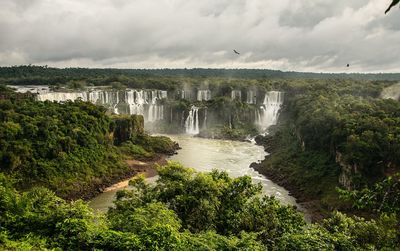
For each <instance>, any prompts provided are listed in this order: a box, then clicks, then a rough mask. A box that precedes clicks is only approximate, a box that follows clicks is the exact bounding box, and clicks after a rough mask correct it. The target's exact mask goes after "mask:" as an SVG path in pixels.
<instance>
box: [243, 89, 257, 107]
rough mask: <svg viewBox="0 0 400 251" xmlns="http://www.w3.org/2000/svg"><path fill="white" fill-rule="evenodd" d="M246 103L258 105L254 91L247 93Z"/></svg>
mask: <svg viewBox="0 0 400 251" xmlns="http://www.w3.org/2000/svg"><path fill="white" fill-rule="evenodd" d="M246 103H247V104H256V103H257V97H256V93H255V92H254V91H251V90H248V91H247V95H246Z"/></svg>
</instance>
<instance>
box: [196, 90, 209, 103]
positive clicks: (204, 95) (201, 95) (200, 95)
mask: <svg viewBox="0 0 400 251" xmlns="http://www.w3.org/2000/svg"><path fill="white" fill-rule="evenodd" d="M210 99H211V91H210V90H198V91H197V101H203V100H204V101H208V100H210Z"/></svg>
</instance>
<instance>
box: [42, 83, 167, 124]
mask: <svg viewBox="0 0 400 251" xmlns="http://www.w3.org/2000/svg"><path fill="white" fill-rule="evenodd" d="M167 97H168V93H167V91H161V90H155V91H149V90H131V89H128V90H126V91H114V90H99V89H92V90H88V91H82V92H51V93H50V92H49V93H39V94H38V95H37V99H38V100H39V101H45V100H50V101H56V102H63V101H67V100H71V101H74V100H77V99H81V100H83V101H90V102H92V103H94V104H98V105H103V106H105V107H107V108H108V109H109V110H110V111H111V112H114V113H116V114H118V113H119V112H120V111H119V105H120V103H121V104H125V105H126V106H127V113H129V114H140V115H143V116H144V119H145V121H148V122H155V121H159V120H163V119H164V106H163V105H161V104H159V101H160V100H161V99H165V98H167Z"/></svg>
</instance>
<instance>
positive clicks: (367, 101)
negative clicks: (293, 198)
mask: <svg viewBox="0 0 400 251" xmlns="http://www.w3.org/2000/svg"><path fill="white" fill-rule="evenodd" d="M361 83H362V82H361ZM384 87H387V85H386V84H385V83H379V82H375V83H373V82H369V83H368V82H365V83H363V84H362V85H360V84H359V83H357V82H354V83H352V84H350V85H349V84H347V83H343V82H341V81H339V82H336V83H332V84H329V85H324V86H323V85H318V84H314V85H310V86H308V87H307V88H304V89H303V91H301V92H299V91H295V92H288V93H287V95H286V97H285V98H286V103H285V106H284V107H283V109H282V113H281V117H280V123H279V125H277V126H276V127H275V128H274V129H273V131H274V136H273V137H271V136H269V137H267V138H268V139H264V143H265V144H266V146H267V148H270V150H269V151H272V153H273V154H272V155H271V156H270V157H267V158H266V160H265V161H263V163H262V164H261V165H260V166H259V167H258V170H260V171H262V172H264V173H269V174H270V176H273V177H274V179H275V180H276V181H278V182H280V183H281V184H283V185H286V186H289V187H292V188H293V189H294V190H295V191H297V194H296V195H298V197H302V200H303V201H310V200H314V199H319V200H320V202H321V204H322V207H323V209H321V210H322V211H327V212H329V211H331V210H332V209H334V208H340V209H346V210H352V209H350V208H349V204H348V203H346V202H345V200H346V201H347V202H350V203H351V204H353V205H354V207H355V208H356V209H358V210H362V211H364V212H365V211H369V212H370V213H372V214H373V215H375V216H376V215H379V213H381V212H398V211H399V194H398V191H399V187H400V182H399V179H398V175H396V174H397V173H399V172H400V161H399V160H400V159H399V157H400V102H398V101H396V100H391V99H381V98H379V94H380V93H381V91H382V89H383V88H384ZM267 151H268V149H267ZM283 177H285V178H283ZM337 187H341V188H342V189H341V190H340V191H339V193H338V192H337V189H336V188H337ZM346 189H350V190H351V191H346ZM339 195H340V196H339ZM339 197H340V198H339ZM344 199H345V200H344Z"/></svg>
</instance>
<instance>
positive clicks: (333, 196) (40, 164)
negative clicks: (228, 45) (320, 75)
mask: <svg viewBox="0 0 400 251" xmlns="http://www.w3.org/2000/svg"><path fill="white" fill-rule="evenodd" d="M49 71H51V69H49ZM46 74H47V73H46ZM101 78H102V77H100V78H99V79H101ZM135 78H136V76H135ZM138 78H141V82H140V85H137V86H136V84H133V86H131V87H135V88H142V87H147V88H149V89H152V88H155V87H157V88H161V89H163V88H164V87H165V88H164V89H166V90H172V91H174V90H176V88H181V86H183V85H185V84H186V85H187V84H193V85H201V84H204V83H205V82H207V84H208V86H209V87H210V86H211V87H210V89H212V88H214V89H212V90H215V91H216V92H218V93H220V95H221V97H217V98H215V99H212V100H209V101H207V102H206V104H207V105H209V106H210V107H212V106H215V109H218V106H219V105H221V104H222V103H223V104H226V102H228V98H227V97H225V96H227V95H230V93H231V91H232V90H233V89H240V88H246V87H249V86H250V87H252V88H255V89H262V90H279V91H282V92H284V93H285V102H284V103H283V106H282V109H281V112H280V116H279V123H278V124H277V125H276V126H273V127H272V128H271V130H270V134H269V135H266V136H260V137H257V138H256V140H257V141H258V143H259V144H263V145H264V147H265V149H266V151H267V152H269V153H271V154H270V155H269V156H267V157H266V159H265V160H264V161H263V162H262V163H261V164H259V165H257V166H255V168H257V170H259V171H260V172H262V173H265V174H266V176H267V177H270V178H271V179H273V180H274V181H276V182H278V183H279V184H282V185H284V186H285V187H288V188H289V189H290V190H291V191H293V194H294V195H295V196H296V197H297V198H298V199H300V200H303V201H310V200H311V201H314V202H315V201H318V203H317V205H313V206H315V207H320V208H319V209H318V210H319V211H320V212H322V216H323V219H322V218H319V219H318V223H307V222H306V221H305V219H304V216H303V215H302V214H301V213H299V212H297V210H296V209H295V208H293V207H292V206H285V205H281V204H280V203H279V202H278V201H277V200H276V199H275V198H272V197H266V196H264V195H263V194H262V189H261V187H260V186H259V185H255V184H253V183H252V182H251V179H250V178H249V177H246V176H245V177H239V178H231V177H229V175H228V174H227V173H225V172H219V171H213V172H211V173H196V172H194V171H193V170H192V169H187V168H185V167H183V166H181V165H180V164H178V163H170V164H168V165H166V166H164V167H159V169H158V173H159V176H160V178H159V180H158V181H157V182H155V183H154V184H148V183H146V181H145V180H144V179H143V178H142V177H141V176H137V177H136V178H134V179H133V180H131V182H130V184H131V187H132V189H133V190H130V191H123V192H119V193H118V195H117V199H116V201H115V207H114V208H112V209H110V210H109V211H108V212H107V213H106V214H97V213H94V212H93V211H92V209H90V208H89V207H88V205H87V203H86V202H83V201H81V200H70V199H77V198H84V197H85V196H84V193H82V191H86V190H88V189H89V190H90V187H92V186H95V185H96V184H97V185H98V184H99V183H103V182H106V183H107V182H111V181H112V180H113V177H118V176H121V175H122V174H123V173H129V174H133V172H132V170H130V169H129V166H128V165H127V164H126V160H127V159H130V158H135V159H142V160H146V159H151V158H154V157H155V156H156V155H157V154H168V153H172V152H174V150H175V147H176V145H175V144H174V143H173V142H172V141H170V140H168V139H167V138H165V137H150V136H149V135H147V134H146V133H145V132H144V128H143V117H141V116H124V115H112V114H111V113H110V112H108V111H107V110H106V109H105V108H104V107H101V106H96V105H94V104H91V103H89V102H84V101H82V100H78V101H75V102H71V101H67V102H62V103H56V102H49V101H37V100H35V97H34V95H32V94H16V93H13V92H12V91H11V90H10V89H8V88H6V87H4V86H3V87H1V93H0V108H1V109H0V123H1V127H0V161H1V162H0V167H1V169H0V209H1V210H0V247H1V248H3V249H9V250H13V249H17V250H19V249H22V250H23V249H25V250H32V249H39V250H46V249H57V248H60V249H62V250H95V249H96V250H368V249H369V250H396V248H398V247H399V246H400V236H399V233H400V229H399V226H400V224H399V200H398V198H399V197H398V194H399V178H398V174H397V173H398V172H399V159H398V156H400V152H399V149H400V148H399V145H400V140H399V135H400V132H399V128H400V124H399V122H400V121H399V115H400V114H399V111H400V103H399V102H398V101H395V100H385V99H381V98H380V94H381V93H382V90H383V89H384V88H386V87H388V86H391V85H392V84H393V82H391V81H364V80H351V79H345V80H341V79H257V78H254V79H242V80H240V79H234V80H231V79H229V78H222V77H218V78H205V79H201V78H198V77H196V78H189V77H185V78H184V79H182V78H181V77H165V78H164V77H162V78H160V77H159V76H140V77H138ZM5 79H8V77H6V78H3V79H2V81H3V83H4V81H5V83H7V84H9V83H11V82H8V81H9V80H5ZM50 79H51V80H50ZM67 79H68V81H66V82H65V83H66V84H67V83H68V84H72V83H82V82H79V81H81V79H80V80H79V81H77V79H74V80H71V79H69V78H67ZM93 79H95V78H93ZM93 79H91V80H90V81H92V80H93ZM121 79H129V78H125V77H121V76H118V77H116V79H115V80H121ZM154 79H158V80H157V81H154ZM163 79H164V80H165V79H169V81H170V82H168V81H165V82H164V81H163ZM14 80H15V81H16V82H13V84H18V83H17V82H18V80H17V79H14ZM14 80H13V81H14ZM49 81H54V79H52V78H49ZM71 81H72V82H71ZM126 81H128V82H126V83H127V84H126V83H122V82H119V83H120V84H122V85H126V86H129V81H131V80H126ZM214 81H215V82H214ZM21 83H22V82H21ZM37 83H39V82H37ZM88 83H89V82H85V83H84V85H87V84H88ZM105 83H107V84H108V85H112V83H114V85H115V87H118V88H124V87H123V86H121V85H118V86H117V85H116V84H115V82H114V81H112V82H109V80H107V81H106V82H101V81H100V82H98V83H97V84H98V85H103V84H105ZM159 83H163V84H165V83H166V84H165V85H162V86H161V87H160V86H159ZM68 84H67V85H68ZM71 87H73V86H71ZM75 87H78V88H79V86H75ZM224 95H225V96H224ZM179 102H182V103H185V102H186V103H185V105H186V106H189V105H190V102H188V101H182V100H181V101H179ZM224 102H225V103H224ZM231 102H232V101H229V102H228V103H231ZM234 104H238V105H237V106H236V105H232V106H231V107H230V108H229V109H233V110H235V109H239V110H238V111H240V112H238V113H244V112H243V111H245V110H240V109H244V108H245V107H246V105H245V104H242V102H240V101H235V102H234ZM221 111H223V112H224V113H226V110H223V109H221ZM65 199H68V200H65ZM336 210H340V211H342V212H343V211H344V212H346V213H349V214H351V215H358V216H347V215H346V214H344V213H340V212H338V211H336ZM360 216H363V218H362V217H360Z"/></svg>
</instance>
